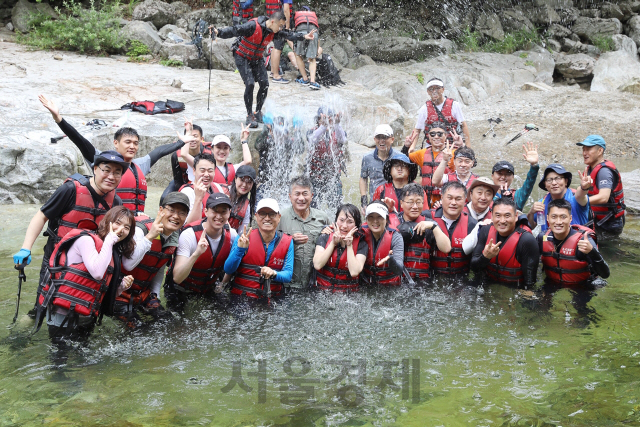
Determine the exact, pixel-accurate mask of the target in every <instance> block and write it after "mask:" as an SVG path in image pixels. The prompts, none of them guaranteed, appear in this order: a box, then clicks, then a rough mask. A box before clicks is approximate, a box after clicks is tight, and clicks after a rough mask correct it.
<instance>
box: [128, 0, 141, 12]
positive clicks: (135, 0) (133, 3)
mask: <svg viewBox="0 0 640 427" xmlns="http://www.w3.org/2000/svg"><path fill="white" fill-rule="evenodd" d="M138 4H140V0H129V4H127V5H125V13H126V15H127V16H133V9H135V8H136V6H137V5H138Z"/></svg>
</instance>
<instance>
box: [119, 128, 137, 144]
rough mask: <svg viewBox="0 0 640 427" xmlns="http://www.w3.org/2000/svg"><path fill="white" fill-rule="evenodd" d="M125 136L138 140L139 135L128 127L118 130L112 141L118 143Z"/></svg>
mask: <svg viewBox="0 0 640 427" xmlns="http://www.w3.org/2000/svg"><path fill="white" fill-rule="evenodd" d="M125 135H129V136H135V137H136V138H138V140H140V135H138V131H137V130H135V129H134V128H130V127H124V128H120V129H118V130H117V131H116V134H115V135H114V136H113V139H115V140H118V141H120V140H121V139H122V137H123V136H125Z"/></svg>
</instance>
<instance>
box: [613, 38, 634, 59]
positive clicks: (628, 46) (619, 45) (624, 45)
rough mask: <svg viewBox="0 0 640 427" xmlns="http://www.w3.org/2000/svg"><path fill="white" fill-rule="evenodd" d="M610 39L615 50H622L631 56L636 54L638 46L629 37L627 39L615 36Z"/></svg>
mask: <svg viewBox="0 0 640 427" xmlns="http://www.w3.org/2000/svg"><path fill="white" fill-rule="evenodd" d="M611 39H612V40H613V43H614V44H615V50H623V51H625V52H627V53H628V54H629V55H631V56H636V55H637V54H638V46H637V45H636V42H634V41H633V39H632V38H631V37H627V36H625V35H624V34H616V35H614V36H611Z"/></svg>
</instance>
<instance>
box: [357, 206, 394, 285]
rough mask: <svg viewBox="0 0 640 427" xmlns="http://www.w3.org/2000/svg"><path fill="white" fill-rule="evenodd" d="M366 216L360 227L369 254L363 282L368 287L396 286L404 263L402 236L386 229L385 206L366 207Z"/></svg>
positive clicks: (387, 218) (387, 222)
mask: <svg viewBox="0 0 640 427" xmlns="http://www.w3.org/2000/svg"><path fill="white" fill-rule="evenodd" d="M365 214H366V218H367V224H366V225H363V226H362V233H363V235H364V239H365V241H366V242H367V245H368V246H369V251H368V253H367V262H366V263H365V264H364V274H363V275H362V281H363V282H364V283H365V284H367V285H376V284H379V285H383V286H398V285H400V279H401V276H402V268H403V261H404V241H403V240H402V235H401V234H400V233H399V232H397V231H396V230H394V229H391V228H389V227H388V225H389V210H388V208H387V206H386V205H385V204H384V203H382V202H380V201H377V200H376V201H374V202H371V203H369V206H367V210H366V212H365Z"/></svg>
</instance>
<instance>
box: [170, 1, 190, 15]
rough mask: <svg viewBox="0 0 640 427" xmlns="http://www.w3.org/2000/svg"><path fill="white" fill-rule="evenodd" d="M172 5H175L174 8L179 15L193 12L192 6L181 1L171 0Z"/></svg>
mask: <svg viewBox="0 0 640 427" xmlns="http://www.w3.org/2000/svg"><path fill="white" fill-rule="evenodd" d="M171 6H173V10H174V11H175V12H176V14H177V15H178V16H181V15H186V14H187V13H189V12H191V7H190V6H189V5H188V4H186V3H183V2H181V1H174V2H171Z"/></svg>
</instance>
